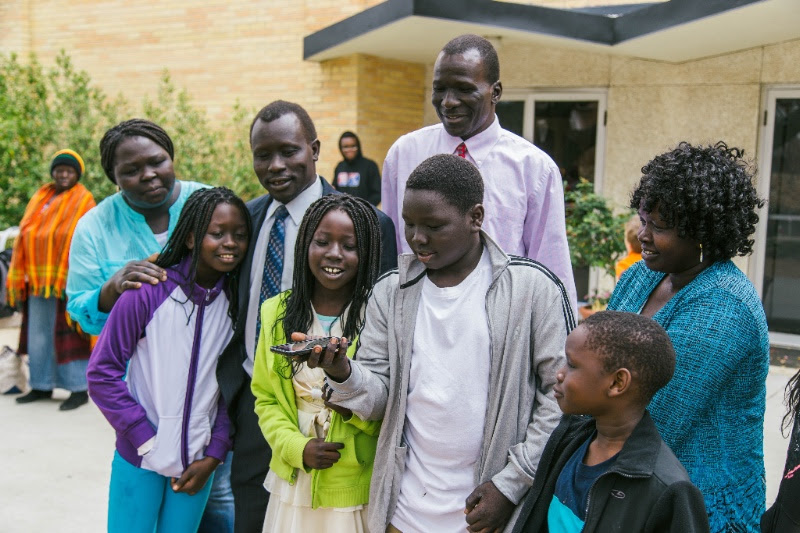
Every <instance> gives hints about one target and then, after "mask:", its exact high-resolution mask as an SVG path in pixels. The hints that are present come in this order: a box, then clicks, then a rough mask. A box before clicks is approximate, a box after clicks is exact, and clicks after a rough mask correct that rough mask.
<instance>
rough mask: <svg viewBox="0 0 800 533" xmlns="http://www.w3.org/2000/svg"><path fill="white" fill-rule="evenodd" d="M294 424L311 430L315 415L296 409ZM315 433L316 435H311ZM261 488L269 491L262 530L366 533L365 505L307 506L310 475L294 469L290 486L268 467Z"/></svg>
mask: <svg viewBox="0 0 800 533" xmlns="http://www.w3.org/2000/svg"><path fill="white" fill-rule="evenodd" d="M297 419H298V425H299V426H300V428H301V431H303V434H304V435H306V436H312V434H313V433H312V432H314V431H315V430H314V420H315V414H314V413H308V412H305V411H302V410H300V409H298V411H297ZM313 436H316V435H313ZM264 488H265V489H267V491H268V492H269V493H270V497H269V504H268V505H267V515H266V516H265V518H264V529H263V530H262V531H263V533H288V532H297V533H306V532H309V531H311V532H314V533H325V532H330V533H366V532H367V531H368V530H367V506H366V505H356V506H354V507H318V508H317V509H312V508H311V474H307V473H306V472H305V470H303V469H298V470H297V480H296V481H295V483H294V485H290V484H289V482H288V481H286V480H285V479H281V478H280V477H278V476H277V475H276V474H275V473H274V472H273V471H272V470H270V471H269V473H268V474H267V479H266V480H265V481H264Z"/></svg>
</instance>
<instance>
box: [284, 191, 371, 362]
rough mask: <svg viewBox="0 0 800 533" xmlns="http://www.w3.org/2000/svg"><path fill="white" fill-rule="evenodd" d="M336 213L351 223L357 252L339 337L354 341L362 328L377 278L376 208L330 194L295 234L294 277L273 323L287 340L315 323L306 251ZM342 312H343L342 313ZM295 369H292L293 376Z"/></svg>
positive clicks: (360, 200)
mask: <svg viewBox="0 0 800 533" xmlns="http://www.w3.org/2000/svg"><path fill="white" fill-rule="evenodd" d="M336 209H338V210H339V211H344V212H345V213H346V214H347V216H349V217H350V220H352V221H353V229H354V230H355V235H356V252H357V253H358V271H357V273H356V279H355V286H354V288H353V295H352V297H351V299H350V309H349V311H348V313H347V316H346V317H344V316H342V315H341V314H340V315H339V319H340V320H341V321H342V324H343V325H342V335H343V336H344V337H347V338H348V339H353V338H355V336H356V335H357V334H358V332H359V331H360V330H361V328H362V326H363V325H364V318H363V309H364V307H365V306H366V304H367V299H368V298H369V294H370V291H371V290H372V285H373V284H374V283H375V280H376V279H377V277H378V267H379V266H380V258H381V228H380V223H379V222H378V214H377V213H376V211H375V208H374V207H373V206H372V204H370V203H369V202H367V201H366V200H363V199H361V198H356V197H355V196H351V195H349V194H329V195H327V196H323V197H322V198H320V199H319V200H317V201H316V202H314V203H313V204H311V206H310V207H309V208H308V210H307V211H306V214H305V215H304V216H303V221H302V223H301V224H300V229H298V232H297V242H296V244H295V247H294V274H293V277H292V290H291V292H290V293H289V294H288V296H284V298H285V303H286V305H285V308H284V309H285V310H284V312H283V314H282V315H281V316H279V317H278V319H277V321H276V322H275V325H274V327H275V330H274V331H276V332H277V331H279V330H278V329H277V328H279V327H280V326H279V325H282V326H283V331H284V334H285V335H286V338H287V339H288V338H290V336H291V334H292V333H293V332H295V331H302V332H306V331H308V330H309V329H310V328H311V324H312V323H313V321H314V311H313V309H312V307H311V297H312V296H313V295H314V283H315V280H314V276H313V274H311V269H310V268H309V265H308V249H309V247H310V246H311V241H312V240H313V238H314V232H316V231H317V227H318V226H319V223H320V221H322V218H323V217H324V216H325V215H326V214H327V213H328V211H333V210H336ZM341 312H342V313H343V312H344V309H342V311H341ZM296 370H297V368H294V369H293V373H294V372H296Z"/></svg>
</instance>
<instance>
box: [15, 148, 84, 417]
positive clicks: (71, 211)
mask: <svg viewBox="0 0 800 533" xmlns="http://www.w3.org/2000/svg"><path fill="white" fill-rule="evenodd" d="M84 170H85V166H84V164H83V159H82V158H81V156H80V155H78V153H77V152H74V151H72V150H60V151H58V152H56V154H55V156H54V157H53V160H52V161H51V162H50V177H51V178H52V181H50V182H49V183H46V184H45V185H43V186H42V187H40V188H39V190H38V191H36V193H34V195H33V198H31V201H30V202H28V206H27V207H26V208H25V214H24V215H23V216H22V221H21V222H20V224H19V236H18V237H17V238H16V240H15V241H14V251H13V253H12V256H11V265H10V267H9V271H8V278H7V279H6V286H7V288H8V299H9V303H10V304H11V305H14V304H15V303H19V304H20V305H21V307H22V328H21V330H20V345H19V350H18V351H19V353H27V354H28V356H29V361H30V374H31V375H30V385H31V390H30V392H28V393H27V394H25V395H24V396H20V397H19V398H17V403H20V404H22V403H30V402H35V401H36V400H43V399H48V398H50V396H51V394H52V392H53V388H55V387H59V388H62V389H67V390H68V391H70V396H69V398H67V399H66V400H65V401H64V402H63V403H62V404H61V405H60V406H59V409H60V410H62V411H70V410H72V409H76V408H78V407H80V406H81V405H83V404H85V403H86V402H87V401H89V397H88V396H87V394H86V365H87V363H88V361H89V354H90V353H91V348H90V345H89V338H88V336H85V335H80V334H78V333H77V332H75V331H74V330H73V329H72V328H70V326H69V325H68V324H67V319H66V298H67V294H66V286H67V268H68V259H69V247H70V244H71V242H72V234H73V232H74V231H75V225H76V224H77V223H78V219H80V218H81V217H82V216H83V215H84V214H86V212H87V211H89V210H90V209H91V208H93V207H94V205H95V203H94V197H93V196H92V193H90V192H89V191H88V190H87V189H86V187H84V186H83V185H81V184H80V183H78V181H79V180H80V179H81V175H83V172H84Z"/></svg>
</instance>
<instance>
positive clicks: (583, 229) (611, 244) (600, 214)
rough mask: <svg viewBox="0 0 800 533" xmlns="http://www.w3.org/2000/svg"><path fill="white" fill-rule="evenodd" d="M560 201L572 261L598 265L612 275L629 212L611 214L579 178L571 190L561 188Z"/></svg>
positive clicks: (604, 200)
mask: <svg viewBox="0 0 800 533" xmlns="http://www.w3.org/2000/svg"><path fill="white" fill-rule="evenodd" d="M564 201H565V204H566V209H565V211H566V222H567V241H568V242H569V254H570V259H571V260H572V264H573V265H574V266H584V267H585V266H592V267H599V268H602V269H603V270H604V271H605V272H606V273H608V274H609V275H610V276H611V277H612V278H613V277H614V263H615V261H616V260H617V259H618V258H619V257H620V256H621V255H622V254H623V253H624V252H625V239H624V234H623V226H624V225H625V222H626V221H627V220H628V219H629V218H630V213H629V212H627V211H626V212H625V213H622V214H619V215H615V214H614V213H613V211H612V210H611V208H610V207H609V206H608V202H607V201H606V199H605V198H604V197H602V196H600V195H599V194H595V192H594V185H593V184H592V183H590V182H589V181H587V180H585V179H583V178H581V180H580V181H579V182H578V183H577V185H576V186H575V188H574V189H572V190H565V191H564Z"/></svg>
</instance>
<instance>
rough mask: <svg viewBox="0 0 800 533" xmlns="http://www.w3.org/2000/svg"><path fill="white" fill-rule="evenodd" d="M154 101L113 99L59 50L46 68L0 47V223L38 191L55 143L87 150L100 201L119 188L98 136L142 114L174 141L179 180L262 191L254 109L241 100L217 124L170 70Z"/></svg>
mask: <svg viewBox="0 0 800 533" xmlns="http://www.w3.org/2000/svg"><path fill="white" fill-rule="evenodd" d="M155 92H156V97H155V99H154V100H151V99H145V101H144V102H143V103H142V106H141V111H139V112H132V111H131V106H130V104H129V103H128V102H127V101H126V100H125V99H124V98H123V97H122V96H118V97H116V98H114V99H110V98H109V97H108V96H107V95H106V94H105V93H104V92H103V91H102V90H100V89H98V88H96V87H93V86H92V85H91V79H90V77H89V75H88V74H87V73H86V72H85V71H78V70H76V69H75V67H74V66H73V64H72V61H71V60H70V58H69V56H68V55H67V54H66V53H65V52H64V51H63V50H62V51H61V53H59V54H58V56H57V57H56V59H55V64H54V65H53V66H52V67H51V68H49V69H45V68H44V67H43V66H42V64H41V63H40V62H39V61H38V60H37V58H36V56H35V55H31V56H30V57H29V58H28V61H26V62H23V61H21V60H20V59H19V58H18V56H17V55H16V54H12V55H10V56H4V55H2V54H0V190H2V191H3V202H0V229H2V228H5V227H8V226H13V225H17V224H19V221H20V219H21V218H22V214H23V212H24V211H25V206H26V205H27V203H28V201H29V200H30V198H31V196H32V195H33V193H34V192H35V191H36V190H37V189H38V188H39V187H41V186H42V185H43V184H44V183H46V182H47V181H48V180H49V179H50V176H49V168H50V160H51V157H52V155H53V153H55V152H56V151H57V150H59V149H61V148H71V149H73V150H75V151H77V152H78V153H79V154H81V156H82V157H83V160H84V162H85V163H86V172H85V173H84V175H83V177H82V178H81V183H83V184H84V185H85V186H86V187H87V188H88V189H89V190H90V191H92V193H93V194H94V196H95V199H96V200H97V201H98V202H99V201H100V200H102V199H103V198H105V197H106V196H108V195H110V194H112V193H114V192H115V191H116V187H115V186H114V184H113V183H111V182H110V181H109V180H108V179H107V178H106V176H105V174H104V172H103V169H102V167H101V166H100V149H99V143H100V139H101V138H102V136H103V134H104V133H105V131H106V130H107V129H108V128H110V127H111V126H113V125H114V124H117V123H118V122H120V121H121V120H125V119H128V118H133V117H137V116H138V117H143V118H147V119H150V120H152V121H154V122H156V123H158V124H160V125H161V126H162V127H163V128H164V129H165V130H167V132H168V133H169V134H170V137H172V140H173V142H174V144H175V173H176V175H177V176H178V177H179V178H181V179H187V180H193V181H200V182H203V183H208V184H210V185H225V186H227V187H229V188H231V189H233V190H234V191H236V192H237V193H238V194H239V195H241V196H242V197H243V198H245V199H249V198H253V197H255V196H257V195H259V194H261V193H262V189H261V185H260V184H259V183H258V180H256V179H255V176H254V175H253V170H252V166H251V156H250V152H249V145H248V142H249V141H248V136H247V132H248V130H249V125H250V117H252V116H253V114H254V113H253V112H251V111H250V110H248V109H245V108H243V107H242V106H241V105H240V104H239V103H238V102H237V103H236V104H235V105H234V106H233V110H232V113H231V116H230V119H229V120H227V121H225V122H224V123H223V124H221V125H216V124H212V122H211V121H210V120H209V119H208V117H207V115H206V113H205V112H204V111H203V110H200V109H198V108H197V107H195V106H194V105H193V104H192V102H191V99H190V97H189V95H188V93H187V92H186V91H185V90H180V91H179V90H177V89H176V87H175V86H174V84H173V83H172V81H171V79H170V76H169V73H167V72H165V73H164V75H163V76H162V78H161V81H160V83H159V85H158V87H157V88H156V91H155Z"/></svg>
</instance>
